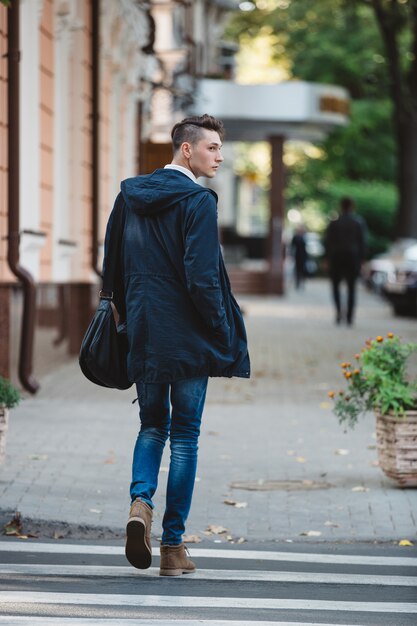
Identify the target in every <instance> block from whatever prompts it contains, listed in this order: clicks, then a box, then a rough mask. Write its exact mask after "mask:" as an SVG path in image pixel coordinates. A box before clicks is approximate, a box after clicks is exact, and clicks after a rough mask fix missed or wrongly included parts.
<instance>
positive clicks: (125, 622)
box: [0, 615, 364, 626]
mask: <svg viewBox="0 0 417 626" xmlns="http://www.w3.org/2000/svg"><path fill="white" fill-rule="evenodd" d="M0 624H6V626H66V625H67V626H86V625H88V626H150V624H152V626H178V625H179V624H181V626H336V625H335V624H333V625H332V624H329V623H327V624H318V623H317V622H314V624H313V623H312V622H287V621H285V622H265V621H252V620H250V621H248V620H239V621H236V620H217V619H213V620H205V619H199V620H194V619H191V620H188V619H180V620H179V619H155V620H154V619H153V620H152V621H151V622H150V620H149V619H130V618H125V619H123V618H118V619H111V618H103V617H101V618H100V619H94V618H91V617H89V618H88V620H86V619H79V618H77V617H58V618H57V617H26V616H23V615H18V616H15V617H4V616H3V617H2V616H0ZM337 626H353V625H349V624H337ZM356 626H364V625H361V624H356Z"/></svg>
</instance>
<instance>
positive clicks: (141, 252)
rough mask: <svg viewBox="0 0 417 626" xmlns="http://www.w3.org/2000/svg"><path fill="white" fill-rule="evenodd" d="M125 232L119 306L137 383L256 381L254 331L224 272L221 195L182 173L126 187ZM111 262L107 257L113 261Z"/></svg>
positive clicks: (121, 201)
mask: <svg viewBox="0 0 417 626" xmlns="http://www.w3.org/2000/svg"><path fill="white" fill-rule="evenodd" d="M116 210H123V211H124V220H125V224H124V231H123V237H122V240H121V242H120V256H119V264H118V270H117V273H116V280H115V289H114V291H115V294H114V302H115V305H116V308H117V309H118V311H119V313H120V314H121V317H122V318H125V320H126V325H127V335H128V343H129V355H128V375H129V378H130V380H132V381H134V382H139V381H140V382H146V383H162V382H174V381H176V380H181V379H185V378H194V377H198V376H226V377H231V376H239V377H243V378H249V376H250V365H249V355H248V349H247V340H246V331H245V326H244V322H243V318H242V314H241V312H240V309H239V306H238V304H237V302H236V300H235V299H234V297H233V295H232V292H231V289H230V282H229V278H228V276H227V272H226V268H225V266H224V262H223V258H222V254H221V250H220V245H219V238H218V228H217V196H216V194H215V192H214V191H212V190H211V189H207V188H205V187H202V186H200V185H198V184H197V183H195V182H193V181H192V180H191V179H190V178H189V177H188V176H186V175H185V174H183V173H182V172H179V171H178V170H174V169H157V170H155V172H153V173H152V174H149V175H145V176H136V177H134V178H128V179H127V180H124V181H123V182H122V184H121V193H120V194H119V195H118V197H117V199H116V203H115V207H114V209H113V212H112V214H111V215H110V219H109V223H108V225H107V231H106V246H105V250H106V249H107V246H108V242H109V239H110V233H111V228H112V223H113V219H114V213H115V211H116ZM105 261H106V252H105V260H104V262H105Z"/></svg>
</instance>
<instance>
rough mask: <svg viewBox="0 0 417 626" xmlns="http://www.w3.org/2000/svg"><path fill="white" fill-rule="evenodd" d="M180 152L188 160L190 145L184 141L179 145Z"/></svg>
mask: <svg viewBox="0 0 417 626" xmlns="http://www.w3.org/2000/svg"><path fill="white" fill-rule="evenodd" d="M181 151H182V154H183V156H184V157H185V158H186V159H189V158H190V156H191V144H190V143H189V142H188V141H184V143H183V144H181Z"/></svg>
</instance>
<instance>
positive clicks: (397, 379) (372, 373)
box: [329, 333, 417, 428]
mask: <svg viewBox="0 0 417 626" xmlns="http://www.w3.org/2000/svg"><path fill="white" fill-rule="evenodd" d="M414 352H417V344H416V343H403V342H402V341H401V339H400V337H398V336H396V335H393V334H392V333H388V336H387V338H386V339H384V338H383V337H381V336H378V337H377V338H376V339H373V340H369V341H367V342H366V347H365V348H364V349H363V350H362V352H361V353H360V354H357V355H355V360H356V363H355V365H351V363H342V365H341V367H342V372H343V376H344V377H345V379H346V381H347V384H348V389H347V391H346V392H343V391H340V392H339V393H338V394H335V393H334V392H330V393H329V396H330V397H332V398H334V401H335V403H334V407H333V411H334V413H335V415H336V417H337V418H338V420H339V423H340V424H343V425H347V426H349V427H350V428H353V427H354V426H355V425H356V423H357V421H358V418H359V416H360V415H362V414H364V413H366V412H367V411H371V410H373V411H379V412H380V413H381V414H382V415H387V414H388V413H390V414H393V415H395V417H398V418H401V417H403V416H404V413H405V411H406V410H407V409H414V408H416V407H417V380H409V378H408V376H407V363H408V359H409V358H410V356H411V355H412V354H413V353H414Z"/></svg>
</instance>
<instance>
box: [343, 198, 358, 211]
mask: <svg viewBox="0 0 417 626" xmlns="http://www.w3.org/2000/svg"><path fill="white" fill-rule="evenodd" d="M340 208H341V209H342V212H343V213H349V211H353V209H354V208H355V201H354V199H353V198H351V197H350V196H344V197H343V198H342V199H341V200H340Z"/></svg>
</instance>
